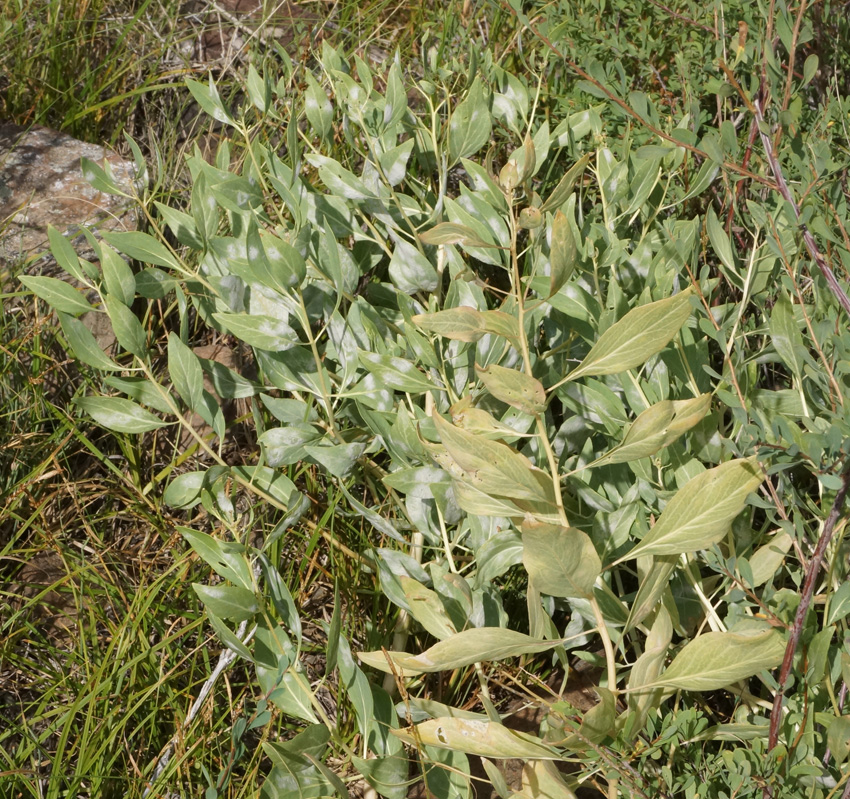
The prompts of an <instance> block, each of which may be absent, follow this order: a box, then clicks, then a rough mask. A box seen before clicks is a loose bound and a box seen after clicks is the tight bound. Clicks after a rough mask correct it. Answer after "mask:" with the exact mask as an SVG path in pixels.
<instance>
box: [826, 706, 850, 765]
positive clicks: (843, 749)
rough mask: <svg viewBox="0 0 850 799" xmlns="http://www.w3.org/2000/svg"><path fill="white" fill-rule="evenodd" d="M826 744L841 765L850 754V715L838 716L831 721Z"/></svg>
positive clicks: (834, 758)
mask: <svg viewBox="0 0 850 799" xmlns="http://www.w3.org/2000/svg"><path fill="white" fill-rule="evenodd" d="M826 744H827V746H828V747H829V751H830V754H831V755H832V759H833V760H834V761H835V764H836V765H838V766H840V765H841V764H842V763H843V762H844V761H845V760H846V759H847V755H850V716H836V717H835V718H834V719H833V720H832V721H831V722H830V724H829V727H828V728H827V731H826Z"/></svg>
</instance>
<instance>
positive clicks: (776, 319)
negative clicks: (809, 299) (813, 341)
mask: <svg viewBox="0 0 850 799" xmlns="http://www.w3.org/2000/svg"><path fill="white" fill-rule="evenodd" d="M770 338H771V340H772V341H773V347H774V349H775V350H776V352H777V353H779V357H780V358H782V360H783V361H784V363H785V365H786V366H787V367H788V368H789V369H790V370H791V373H792V374H793V375H794V377H796V378H797V379H799V378H800V375H801V374H802V371H803V354H802V353H803V352H804V347H803V337H802V335H801V334H800V329H799V328H798V327H797V323H796V321H795V320H794V307H793V306H792V305H791V301H790V300H789V299H788V297H787V296H786V295H785V294H780V295H779V298H778V299H777V300H776V303H775V304H774V306H773V310H772V311H771V313H770Z"/></svg>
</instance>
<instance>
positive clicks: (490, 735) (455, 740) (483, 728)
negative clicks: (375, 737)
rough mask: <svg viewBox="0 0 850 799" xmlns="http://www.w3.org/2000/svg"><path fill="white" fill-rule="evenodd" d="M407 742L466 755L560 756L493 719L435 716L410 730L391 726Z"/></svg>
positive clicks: (493, 756) (509, 756) (506, 756)
mask: <svg viewBox="0 0 850 799" xmlns="http://www.w3.org/2000/svg"><path fill="white" fill-rule="evenodd" d="M393 735H397V736H398V737H399V738H401V740H402V741H404V742H405V743H408V744H410V745H411V746H415V745H417V742H418V741H421V742H422V743H423V744H425V745H426V746H436V747H438V748H441V749H453V750H455V751H458V752H465V753H466V754H469V755H479V756H480V757H492V758H496V759H508V758H517V757H521V758H530V759H534V760H560V759H561V754H560V753H559V752H557V751H556V750H554V749H550V748H549V746H548V745H547V744H546V743H544V741H542V740H541V739H540V738H537V737H536V736H534V735H528V734H527V733H523V732H516V731H514V730H509V729H508V728H507V727H505V726H504V725H503V724H498V723H496V722H493V721H478V720H475V719H462V718H451V717H445V718H438V719H430V720H428V721H423V722H422V723H421V724H417V725H416V734H415V735H414V733H413V731H412V730H393Z"/></svg>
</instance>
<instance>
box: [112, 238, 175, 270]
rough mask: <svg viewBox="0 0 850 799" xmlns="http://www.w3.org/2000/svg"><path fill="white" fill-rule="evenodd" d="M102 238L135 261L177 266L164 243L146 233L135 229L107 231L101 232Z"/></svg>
mask: <svg viewBox="0 0 850 799" xmlns="http://www.w3.org/2000/svg"><path fill="white" fill-rule="evenodd" d="M103 239H104V241H105V242H106V243H107V244H111V245H112V246H113V247H115V249H116V250H118V252H123V253H124V254H125V255H129V256H130V257H131V258H135V259H136V260H137V261H142V262H143V263H146V264H153V265H154V266H168V267H171V268H172V269H177V268H178V263H177V260H176V259H175V258H174V256H173V255H172V254H171V253H170V252H169V251H168V250H167V249H166V247H165V245H164V244H162V243H161V242H159V241H157V240H156V239H155V238H154V237H153V236H149V235H148V234H147V233H142V232H141V231H137V230H136V231H132V232H130V233H109V232H107V233H104V234H103Z"/></svg>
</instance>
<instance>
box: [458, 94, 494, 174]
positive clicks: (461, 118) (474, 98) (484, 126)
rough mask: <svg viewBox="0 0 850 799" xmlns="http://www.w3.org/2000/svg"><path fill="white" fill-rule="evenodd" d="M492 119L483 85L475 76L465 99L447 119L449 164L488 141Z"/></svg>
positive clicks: (478, 148) (475, 150) (473, 151)
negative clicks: (448, 119)
mask: <svg viewBox="0 0 850 799" xmlns="http://www.w3.org/2000/svg"><path fill="white" fill-rule="evenodd" d="M491 128H492V120H491V119H490V109H489V108H488V107H487V98H486V96H485V94H484V85H483V84H482V82H481V80H480V79H479V78H476V79H475V81H474V83H473V84H472V87H471V88H470V90H469V94H467V96H466V99H464V101H463V102H462V103H460V104H459V105H458V106H457V108H455V110H454V113H453V114H452V117H451V120H450V121H449V166H454V165H455V164H456V163H457V162H458V161H459V160H460V159H461V158H468V157H469V156H470V155H472V154H473V153H476V152H478V150H480V149H481V148H482V147H483V146H484V145H485V144H487V142H488V141H490V130H491Z"/></svg>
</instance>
